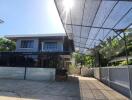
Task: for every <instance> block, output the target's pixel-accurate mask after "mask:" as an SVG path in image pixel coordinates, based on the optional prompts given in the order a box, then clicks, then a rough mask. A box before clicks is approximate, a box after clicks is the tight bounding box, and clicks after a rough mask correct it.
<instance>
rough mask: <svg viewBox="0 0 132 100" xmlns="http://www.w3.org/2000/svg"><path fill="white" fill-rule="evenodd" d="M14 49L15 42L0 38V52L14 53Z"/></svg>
mask: <svg viewBox="0 0 132 100" xmlns="http://www.w3.org/2000/svg"><path fill="white" fill-rule="evenodd" d="M15 48H16V46H15V42H13V41H11V40H8V39H5V38H0V51H14V50H15Z"/></svg>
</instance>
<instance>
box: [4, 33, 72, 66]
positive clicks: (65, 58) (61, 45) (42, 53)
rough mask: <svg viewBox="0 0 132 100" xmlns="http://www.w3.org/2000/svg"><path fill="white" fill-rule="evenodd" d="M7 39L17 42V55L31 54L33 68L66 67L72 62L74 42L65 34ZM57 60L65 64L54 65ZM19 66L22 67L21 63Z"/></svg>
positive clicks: (28, 35)
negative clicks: (71, 55)
mask: <svg viewBox="0 0 132 100" xmlns="http://www.w3.org/2000/svg"><path fill="white" fill-rule="evenodd" d="M5 38H7V39H10V40H13V41H15V42H16V50H15V52H16V53H18V52H19V53H24V52H26V53H27V54H28V53H31V55H30V56H28V58H30V59H32V60H33V61H32V60H31V61H32V62H34V63H31V64H30V66H31V67H55V68H56V67H57V66H59V67H66V66H67V65H68V64H67V62H70V53H71V52H73V50H74V46H73V42H72V40H69V39H68V38H67V36H65V34H27V35H7V36H5ZM38 53H39V55H37V54H38ZM49 55H50V56H49ZM57 59H58V60H59V61H58V63H60V62H63V63H64V64H62V63H61V66H60V65H58V64H54V65H53V64H52V63H57ZM60 59H61V60H60ZM16 62H19V61H16ZM19 64H20V66H21V65H22V64H21V62H20V63H19Z"/></svg>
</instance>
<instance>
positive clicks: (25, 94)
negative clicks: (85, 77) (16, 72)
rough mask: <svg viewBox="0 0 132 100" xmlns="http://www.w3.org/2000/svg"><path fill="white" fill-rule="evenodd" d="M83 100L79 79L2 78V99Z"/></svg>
mask: <svg viewBox="0 0 132 100" xmlns="http://www.w3.org/2000/svg"><path fill="white" fill-rule="evenodd" d="M20 98H21V99H22V100H25V99H39V100H81V99H80V89H79V80H78V78H77V77H73V76H72V77H69V79H68V80H67V81H59V82H58V81H55V82H47V81H28V80H9V79H0V100H2V99H4V100H5V99H7V100H17V99H19V100H20Z"/></svg>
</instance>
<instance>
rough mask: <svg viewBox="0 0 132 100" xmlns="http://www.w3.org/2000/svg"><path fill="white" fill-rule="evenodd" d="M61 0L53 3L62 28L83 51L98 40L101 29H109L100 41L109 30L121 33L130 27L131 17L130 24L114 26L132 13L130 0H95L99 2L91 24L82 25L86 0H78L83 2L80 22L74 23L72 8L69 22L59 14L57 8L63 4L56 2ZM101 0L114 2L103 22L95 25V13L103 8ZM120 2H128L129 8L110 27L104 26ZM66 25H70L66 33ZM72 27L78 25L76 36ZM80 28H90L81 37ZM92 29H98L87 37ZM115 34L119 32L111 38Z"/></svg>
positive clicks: (131, 23) (102, 0)
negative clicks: (85, 35)
mask: <svg viewBox="0 0 132 100" xmlns="http://www.w3.org/2000/svg"><path fill="white" fill-rule="evenodd" d="M62 1H63V0H54V2H55V5H56V8H57V11H58V14H59V16H60V19H61V22H62V24H63V27H64V29H65V32H66V34H67V36H72V39H73V41H74V43H78V44H79V48H84V49H83V51H84V50H85V49H90V48H91V47H92V45H93V43H95V41H100V39H97V36H98V34H99V33H100V31H101V30H107V31H108V30H109V31H108V32H107V34H105V36H104V37H103V38H102V39H101V40H102V41H104V40H105V39H106V38H107V36H108V35H109V34H110V33H111V32H115V31H120V33H121V31H122V32H124V30H126V29H127V28H128V27H130V26H131V25H132V18H131V19H130V24H129V25H127V26H125V27H123V28H122V27H121V28H116V26H118V25H119V26H120V23H121V22H122V21H123V20H124V19H125V18H126V16H128V15H129V16H131V15H132V14H131V11H132V0H95V1H97V2H98V3H99V4H98V5H97V9H96V11H95V14H94V15H93V19H92V22H91V25H84V24H83V21H84V18H85V17H87V16H84V15H85V10H87V9H86V1H88V0H80V1H83V2H84V4H82V5H83V9H82V15H79V16H81V19H79V20H80V21H81V23H80V24H75V23H74V22H73V21H72V13H74V12H72V9H71V10H70V13H69V15H70V21H71V22H70V23H66V22H64V18H63V17H62V16H61V14H62V12H61V10H60V9H59V8H61V7H63V5H58V2H62ZM74 1H76V2H79V1H77V0H74ZM89 1H90V3H93V2H94V1H92V0H89ZM89 1H88V2H89ZM102 2H108V3H110V2H114V3H113V5H112V8H110V11H109V13H108V14H107V16H106V17H105V19H104V20H103V22H102V23H101V25H100V26H96V25H94V22H95V20H96V19H97V14H98V13H99V11H101V10H104V9H103V8H101V4H102ZM122 2H123V3H125V2H129V4H130V5H129V6H130V8H128V9H127V10H124V11H125V12H124V13H122V14H123V15H122V16H119V17H120V18H118V20H117V21H116V23H115V24H114V26H112V27H104V24H106V22H107V21H109V19H110V16H111V14H112V13H113V12H114V10H115V9H116V7H118V6H119V3H122ZM100 9H101V10H100ZM94 10H95V9H94ZM87 15H88V14H87ZM107 23H108V22H107ZM66 25H67V26H70V27H71V31H70V33H67V28H66V27H65V26H66ZM73 27H80V31H79V33H80V36H77V35H76V33H74V29H73ZM82 28H90V29H89V30H88V32H87V37H83V36H82V34H83V33H82ZM92 29H98V31H97V32H96V34H95V36H94V38H91V37H89V36H90V32H91V30H92ZM117 36H119V34H116V35H115V36H113V38H116V37H117ZM75 38H77V39H79V41H75V40H74V39H75ZM81 39H85V40H86V42H85V43H82V42H81ZM89 40H90V41H91V42H90V45H88V46H89V47H87V42H88V41H89ZM82 45H83V46H82ZM94 45H95V44H94ZM75 47H78V46H76V45H75Z"/></svg>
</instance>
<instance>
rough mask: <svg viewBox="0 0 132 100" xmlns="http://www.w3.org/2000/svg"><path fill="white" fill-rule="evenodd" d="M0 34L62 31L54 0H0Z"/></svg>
mask: <svg viewBox="0 0 132 100" xmlns="http://www.w3.org/2000/svg"><path fill="white" fill-rule="evenodd" d="M0 19H2V20H4V23H3V24H0V36H5V35H18V34H50V33H52V34H53V33H64V32H65V31H64V28H63V26H62V23H61V21H60V18H59V15H58V12H57V10H56V7H55V4H54V0H0Z"/></svg>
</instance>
